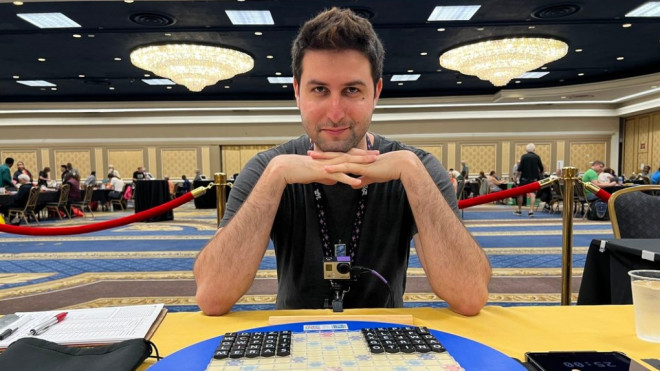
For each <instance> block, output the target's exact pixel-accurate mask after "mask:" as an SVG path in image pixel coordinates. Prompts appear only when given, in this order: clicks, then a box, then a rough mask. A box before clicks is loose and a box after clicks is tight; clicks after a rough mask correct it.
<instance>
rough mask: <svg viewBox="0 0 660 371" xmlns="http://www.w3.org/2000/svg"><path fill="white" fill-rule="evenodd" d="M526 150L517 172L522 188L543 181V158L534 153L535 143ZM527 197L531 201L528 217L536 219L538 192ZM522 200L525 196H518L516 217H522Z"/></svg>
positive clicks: (528, 194) (530, 144)
mask: <svg viewBox="0 0 660 371" xmlns="http://www.w3.org/2000/svg"><path fill="white" fill-rule="evenodd" d="M525 150H526V151H527V153H525V154H524V155H522V156H521V157H520V163H519V164H518V169H517V172H516V177H517V178H518V185H520V186H524V185H527V184H530V183H534V182H538V181H539V180H540V179H541V174H543V163H542V162H541V157H539V155H537V154H536V153H534V152H535V151H536V146H535V145H534V143H529V144H528V145H527V147H525ZM527 197H528V198H529V200H530V203H529V213H528V214H527V215H528V216H529V217H530V218H532V217H534V202H536V192H529V193H527ZM522 198H523V195H520V196H518V210H516V211H514V212H513V213H514V214H516V215H522V210H521V209H522Z"/></svg>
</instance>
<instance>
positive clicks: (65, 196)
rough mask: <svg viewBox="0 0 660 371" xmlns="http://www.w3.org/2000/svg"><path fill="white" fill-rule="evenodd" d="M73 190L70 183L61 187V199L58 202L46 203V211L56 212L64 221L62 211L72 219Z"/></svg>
mask: <svg viewBox="0 0 660 371" xmlns="http://www.w3.org/2000/svg"><path fill="white" fill-rule="evenodd" d="M70 189H71V185H70V184H68V183H65V184H62V186H61V187H60V198H59V199H58V200H57V202H48V203H46V209H47V210H48V211H54V212H55V213H56V214H57V216H58V217H59V218H60V220H62V214H60V211H64V213H65V214H66V216H67V217H68V218H69V219H71V213H70V212H69V207H68V203H69V190H70Z"/></svg>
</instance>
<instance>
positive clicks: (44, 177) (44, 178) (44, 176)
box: [37, 166, 50, 188]
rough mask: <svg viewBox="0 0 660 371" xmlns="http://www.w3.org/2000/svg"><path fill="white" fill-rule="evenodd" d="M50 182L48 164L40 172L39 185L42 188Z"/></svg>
mask: <svg viewBox="0 0 660 371" xmlns="http://www.w3.org/2000/svg"><path fill="white" fill-rule="evenodd" d="M49 182H50V168H49V167H48V166H46V167H45V168H44V169H43V170H41V171H40V172H39V180H38V181H37V185H38V186H39V187H40V188H48V183H49Z"/></svg>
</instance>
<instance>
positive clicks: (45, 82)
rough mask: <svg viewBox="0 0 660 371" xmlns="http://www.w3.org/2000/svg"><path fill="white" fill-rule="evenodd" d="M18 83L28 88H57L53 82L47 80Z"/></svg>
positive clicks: (19, 81) (21, 81)
mask: <svg viewBox="0 0 660 371" xmlns="http://www.w3.org/2000/svg"><path fill="white" fill-rule="evenodd" d="M16 82H17V83H19V84H23V85H27V86H56V85H55V84H53V83H52V82H48V81H46V80H18V81H16Z"/></svg>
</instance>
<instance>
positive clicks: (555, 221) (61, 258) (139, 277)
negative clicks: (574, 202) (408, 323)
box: [0, 203, 612, 314]
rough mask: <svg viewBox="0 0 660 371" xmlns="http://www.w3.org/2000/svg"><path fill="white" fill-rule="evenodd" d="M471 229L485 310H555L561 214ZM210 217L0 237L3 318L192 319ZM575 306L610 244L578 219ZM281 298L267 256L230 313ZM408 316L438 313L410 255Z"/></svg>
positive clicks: (475, 214)
mask: <svg viewBox="0 0 660 371" xmlns="http://www.w3.org/2000/svg"><path fill="white" fill-rule="evenodd" d="M129 213H132V210H129V211H126V212H114V213H109V212H99V213H95V218H90V217H88V218H76V219H74V220H71V221H64V222H60V221H53V222H47V223H42V225H44V226H47V225H58V226H61V225H63V224H66V225H77V224H80V223H93V222H98V221H102V220H108V219H112V218H117V217H120V216H124V215H127V214H129ZM464 221H465V224H466V226H467V227H468V229H469V230H470V231H471V233H472V234H473V235H474V237H475V238H476V239H477V241H478V242H479V243H480V245H481V246H482V247H483V248H484V249H485V251H486V253H487V254H488V257H489V259H490V262H491V265H492V267H493V279H492V280H491V284H490V292H491V294H490V300H489V305H502V306H512V305H558V304H559V301H560V291H561V277H560V274H561V243H562V242H561V241H562V234H561V233H562V222H561V216H560V215H559V214H548V213H542V212H537V213H536V216H535V218H528V217H527V216H526V213H523V216H516V215H513V213H512V207H510V206H504V205H486V206H479V207H473V208H470V209H468V210H465V212H464ZM215 225H216V211H215V210H213V209H210V210H209V209H207V210H197V209H195V208H194V206H193V205H192V203H189V204H186V205H183V206H181V207H179V208H178V209H176V210H175V211H174V220H173V221H169V222H158V223H135V224H131V225H128V226H125V227H121V228H115V229H112V230H106V231H102V232H96V233H91V234H84V235H74V236H59V237H34V236H20V235H9V234H4V233H0V314H5V313H11V312H16V311H32V310H49V309H59V308H90V307H100V306H108V305H128V304H146V303H154V302H159V303H164V304H165V305H166V306H167V307H168V309H169V310H170V311H196V310H198V307H197V306H196V303H195V299H194V293H195V284H194V280H193V276H192V272H191V269H192V264H193V260H194V257H195V255H196V254H197V252H198V251H199V250H200V249H201V248H202V247H203V246H204V244H205V243H206V242H207V241H208V240H209V238H210V237H211V236H212V235H213V233H214V231H215ZM573 236H574V237H573V246H574V256H573V267H574V269H573V276H574V279H573V281H572V284H573V290H572V291H573V293H574V294H573V296H574V300H575V299H576V293H577V291H578V288H579V283H580V277H581V274H582V267H583V266H584V260H585V256H586V250H587V247H588V246H589V243H590V241H591V240H592V239H594V238H599V239H600V238H602V239H607V238H612V229H611V226H610V224H609V222H592V221H585V220H582V219H575V225H574V235H573ZM276 290H277V285H276V276H275V257H274V253H273V250H272V247H271V248H269V249H268V251H267V252H266V256H265V257H264V259H263V261H262V262H261V266H260V270H259V272H258V275H257V279H256V280H255V283H254V284H253V286H252V287H251V289H250V290H249V291H248V293H247V294H246V295H245V296H244V297H243V298H242V299H241V300H240V301H239V303H237V304H236V306H235V307H234V308H233V310H257V309H273V308H274V302H275V293H276ZM404 301H405V306H407V307H419V306H427V307H441V306H445V303H444V302H442V301H440V300H439V299H438V298H437V297H436V296H435V295H433V294H432V293H431V290H430V287H429V285H428V283H427V282H426V278H425V276H424V273H423V270H422V269H421V267H420V264H419V260H418V258H417V256H416V255H415V253H414V249H413V250H412V254H411V258H410V268H409V270H408V285H407V290H406V295H405V297H404Z"/></svg>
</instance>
